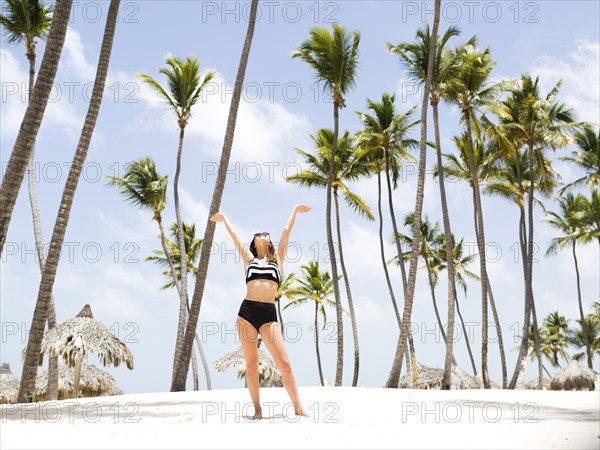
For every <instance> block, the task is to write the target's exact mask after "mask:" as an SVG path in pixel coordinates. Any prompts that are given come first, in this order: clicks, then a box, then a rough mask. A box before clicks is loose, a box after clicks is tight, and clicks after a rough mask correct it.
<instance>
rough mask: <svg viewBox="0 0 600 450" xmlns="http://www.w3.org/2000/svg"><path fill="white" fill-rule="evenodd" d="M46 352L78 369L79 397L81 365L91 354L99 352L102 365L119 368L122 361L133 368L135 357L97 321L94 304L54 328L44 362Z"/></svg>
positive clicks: (45, 341)
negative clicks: (92, 306) (93, 312)
mask: <svg viewBox="0 0 600 450" xmlns="http://www.w3.org/2000/svg"><path fill="white" fill-rule="evenodd" d="M44 353H48V354H51V355H57V356H59V357H62V360H63V361H64V362H65V363H66V364H67V365H68V366H69V367H75V372H74V375H73V376H74V387H73V395H74V396H75V397H76V398H77V397H79V382H80V378H81V365H82V363H83V360H84V359H85V358H86V357H87V355H88V354H89V353H96V354H97V355H98V358H99V359H100V362H101V363H102V364H103V365H105V366H107V365H109V364H112V365H114V366H115V367H117V366H119V364H121V363H122V362H124V363H125V364H126V365H127V368H129V369H133V355H132V354H131V352H130V351H129V349H128V348H127V346H126V345H125V344H124V343H123V342H121V341H120V340H119V339H118V338H116V337H115V336H114V335H113V334H112V333H111V331H110V330H109V329H108V328H106V327H105V326H104V325H102V323H100V322H98V321H97V320H96V319H94V316H93V315H92V309H91V308H90V305H85V306H84V307H83V309H82V310H81V312H80V313H79V314H77V316H75V317H74V318H73V319H71V320H67V321H66V322H64V323H62V324H60V325H58V326H56V327H54V328H52V329H51V330H50V331H48V333H46V334H45V335H44V338H43V339H42V349H41V353H40V361H39V363H40V364H42V361H43V355H44Z"/></svg>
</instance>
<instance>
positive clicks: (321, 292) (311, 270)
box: [283, 261, 335, 386]
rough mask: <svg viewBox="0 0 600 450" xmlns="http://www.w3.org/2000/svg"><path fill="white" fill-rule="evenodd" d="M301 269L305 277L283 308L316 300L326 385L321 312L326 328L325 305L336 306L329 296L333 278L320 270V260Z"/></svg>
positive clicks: (320, 375) (317, 323)
mask: <svg viewBox="0 0 600 450" xmlns="http://www.w3.org/2000/svg"><path fill="white" fill-rule="evenodd" d="M301 269H302V276H303V278H301V279H299V280H297V286H296V287H295V288H294V292H293V295H292V301H291V302H290V303H288V304H287V305H285V306H284V307H283V309H284V310H285V309H287V308H289V307H292V306H299V305H302V304H305V303H309V302H310V301H311V300H312V301H313V302H315V323H314V327H315V345H316V351H317V365H318V368H319V380H320V381H321V386H324V385H325V381H324V379H323V368H322V366H321V352H320V350H319V313H321V315H322V316H323V329H325V324H326V323H327V313H326V312H325V305H326V304H327V305H329V306H332V307H335V305H334V304H333V303H334V301H333V300H331V299H330V298H329V297H330V296H331V294H332V292H333V280H332V279H331V278H330V276H329V272H327V271H326V272H321V271H320V269H319V263H318V261H310V262H309V263H308V264H305V265H302V266H301Z"/></svg>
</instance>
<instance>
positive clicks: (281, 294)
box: [275, 272, 297, 340]
mask: <svg viewBox="0 0 600 450" xmlns="http://www.w3.org/2000/svg"><path fill="white" fill-rule="evenodd" d="M296 281H297V279H296V274H295V273H293V272H292V273H290V274H289V275H285V272H281V277H280V278H279V286H278V287H277V293H276V294H275V303H276V304H277V315H278V320H279V324H280V326H281V337H282V338H283V340H285V332H284V331H285V327H284V324H283V315H282V314H281V299H282V298H292V296H293V294H294V292H295V287H294V286H295V283H296Z"/></svg>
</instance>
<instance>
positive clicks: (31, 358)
mask: <svg viewBox="0 0 600 450" xmlns="http://www.w3.org/2000/svg"><path fill="white" fill-rule="evenodd" d="M119 4H120V0H111V2H110V6H109V8H108V15H107V17H106V26H105V28H104V37H103V39H102V46H101V48H100V56H99V59H98V66H97V69H96V79H95V80H94V88H93V90H92V96H91V98H90V104H89V107H88V112H87V114H86V116H85V119H84V122H83V128H82V130H81V135H80V137H79V142H78V143H77V149H76V150H75V155H74V157H73V162H72V163H71V168H70V170H69V175H68V177H67V182H66V184H65V188H64V190H63V194H62V198H61V202H60V207H59V209H58V214H57V217H56V223H55V224H54V230H53V232H52V239H51V241H50V249H49V251H48V259H47V260H46V265H45V266H44V272H43V274H42V280H41V282H40V289H39V292H38V298H37V301H36V305H35V311H34V313H33V319H32V324H31V333H30V334H29V341H28V342H27V351H26V355H25V362H24V364H23V372H22V378H21V385H20V387H19V397H18V398H19V400H20V401H25V399H26V398H27V396H28V393H29V392H31V391H32V390H33V389H34V387H35V377H36V374H37V360H38V356H39V353H40V348H41V342H42V336H43V331H44V324H45V322H46V316H47V311H48V305H49V303H50V299H51V297H50V296H51V294H52V287H53V285H54V280H55V277H56V271H57V269H58V261H59V258H60V253H61V251H60V249H61V248H62V245H63V242H64V237H65V233H66V231H67V225H68V223H69V216H70V214H71V207H72V206H73V200H74V198H75V192H76V191H77V183H78V182H79V177H80V175H81V170H82V168H83V165H84V163H85V158H86V156H87V152H88V149H89V147H90V141H91V139H92V134H93V132H94V128H95V126H96V120H97V118H98V112H99V110H100V104H101V102H102V93H103V92H104V86H105V84H106V76H107V74H108V66H109V63H110V55H111V52H112V45H113V39H114V36H115V30H116V25H117V13H118V11H119ZM56 8H57V11H58V4H57V6H56ZM50 33H52V29H51V30H50ZM49 45H50V37H48V46H49ZM47 51H48V50H47ZM42 65H43V62H42ZM41 76H42V75H41V70H40V75H39V77H38V81H37V82H36V88H35V91H34V97H35V95H36V93H37V92H38V88H37V85H38V83H39V82H40V77H41ZM31 101H32V102H33V101H34V99H33V98H32V100H31ZM26 114H27V113H26ZM17 139H18V138H17ZM29 147H30V149H31V146H29ZM21 175H22V174H21Z"/></svg>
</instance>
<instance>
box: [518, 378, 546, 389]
mask: <svg viewBox="0 0 600 450" xmlns="http://www.w3.org/2000/svg"><path fill="white" fill-rule="evenodd" d="M523 387H524V388H525V389H537V388H538V379H537V377H535V378H533V379H531V380H529V381H528V382H527V383H525V385H524V386H523ZM542 389H550V380H549V379H548V378H546V377H542Z"/></svg>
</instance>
